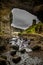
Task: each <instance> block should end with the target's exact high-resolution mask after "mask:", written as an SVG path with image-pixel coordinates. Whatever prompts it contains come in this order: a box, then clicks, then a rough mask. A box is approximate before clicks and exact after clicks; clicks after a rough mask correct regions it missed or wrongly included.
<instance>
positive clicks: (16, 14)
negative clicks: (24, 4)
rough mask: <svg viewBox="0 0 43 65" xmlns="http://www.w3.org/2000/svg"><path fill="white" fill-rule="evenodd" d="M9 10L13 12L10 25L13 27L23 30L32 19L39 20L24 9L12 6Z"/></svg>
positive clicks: (30, 23)
mask: <svg viewBox="0 0 43 65" xmlns="http://www.w3.org/2000/svg"><path fill="white" fill-rule="evenodd" d="M11 12H12V14H13V20H12V24H11V26H13V27H16V28H20V29H24V30H25V29H27V28H28V27H29V26H31V25H32V21H33V19H36V21H37V23H38V22H39V20H38V19H37V17H36V16H34V15H32V14H31V13H29V12H27V11H25V10H22V9H18V8H14V9H12V11H11Z"/></svg>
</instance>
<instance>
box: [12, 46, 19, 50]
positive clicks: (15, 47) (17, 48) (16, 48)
mask: <svg viewBox="0 0 43 65" xmlns="http://www.w3.org/2000/svg"><path fill="white" fill-rule="evenodd" d="M11 48H13V49H14V50H19V46H18V45H12V46H11Z"/></svg>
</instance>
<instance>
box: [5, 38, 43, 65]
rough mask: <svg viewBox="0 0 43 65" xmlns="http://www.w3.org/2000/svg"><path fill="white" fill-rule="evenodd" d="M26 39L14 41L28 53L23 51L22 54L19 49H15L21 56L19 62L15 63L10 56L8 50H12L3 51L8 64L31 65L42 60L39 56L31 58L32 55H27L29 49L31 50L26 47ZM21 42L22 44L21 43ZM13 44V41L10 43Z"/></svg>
mask: <svg viewBox="0 0 43 65" xmlns="http://www.w3.org/2000/svg"><path fill="white" fill-rule="evenodd" d="M28 41H30V40H28ZM28 41H26V42H24V40H23V39H22V40H20V39H18V41H17V43H16V44H17V45H19V48H21V49H22V48H26V49H28V53H26V52H25V53H24V54H22V53H21V52H20V51H17V53H16V55H18V56H20V57H21V61H20V62H19V63H17V64H15V63H13V61H12V56H11V55H10V52H11V51H12V50H11V51H8V52H6V53H4V55H5V56H7V60H8V61H9V62H10V65H32V64H33V65H36V64H39V63H40V62H42V60H41V59H40V58H38V57H34V58H32V57H30V56H29V55H28V54H29V52H30V51H31V52H32V50H31V49H29V48H28V47H27V46H28ZM13 42H14V40H13ZM23 42H24V43H23ZM20 43H21V44H20ZM22 43H23V44H24V45H22ZM26 43H27V44H26ZM13 44H14V45H15V43H12V45H13ZM7 65H9V64H8V63H7Z"/></svg>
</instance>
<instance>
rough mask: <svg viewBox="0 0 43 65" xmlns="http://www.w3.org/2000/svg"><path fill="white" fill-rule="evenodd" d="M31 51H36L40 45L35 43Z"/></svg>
mask: <svg viewBox="0 0 43 65" xmlns="http://www.w3.org/2000/svg"><path fill="white" fill-rule="evenodd" d="M32 50H33V51H38V50H41V47H40V46H38V45H36V46H34V47H33V48H32Z"/></svg>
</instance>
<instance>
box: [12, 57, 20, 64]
mask: <svg viewBox="0 0 43 65" xmlns="http://www.w3.org/2000/svg"><path fill="white" fill-rule="evenodd" d="M20 60H21V57H20V56H15V57H14V58H13V59H12V61H13V62H14V63H15V64H16V63H18V62H20Z"/></svg>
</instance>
